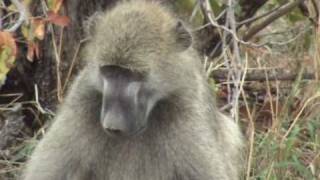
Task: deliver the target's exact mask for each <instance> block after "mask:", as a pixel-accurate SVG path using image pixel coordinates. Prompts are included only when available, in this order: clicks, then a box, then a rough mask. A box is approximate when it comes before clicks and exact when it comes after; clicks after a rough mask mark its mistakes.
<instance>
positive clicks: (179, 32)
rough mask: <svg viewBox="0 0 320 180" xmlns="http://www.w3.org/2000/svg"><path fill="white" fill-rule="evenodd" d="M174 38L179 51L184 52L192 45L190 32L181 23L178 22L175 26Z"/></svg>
mask: <svg viewBox="0 0 320 180" xmlns="http://www.w3.org/2000/svg"><path fill="white" fill-rule="evenodd" d="M174 30H175V36H176V42H177V44H178V49H179V50H181V51H184V50H186V49H187V48H189V47H190V46H191V44H192V36H191V34H190V32H189V31H188V30H187V29H186V27H185V26H184V25H183V22H182V21H180V20H179V21H178V22H177V23H176V26H175V29H174Z"/></svg>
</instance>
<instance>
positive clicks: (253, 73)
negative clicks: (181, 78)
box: [210, 69, 315, 81]
mask: <svg viewBox="0 0 320 180" xmlns="http://www.w3.org/2000/svg"><path fill="white" fill-rule="evenodd" d="M228 73H229V70H216V71H213V72H212V73H211V75H210V77H212V78H213V79H216V80H218V81H227V80H228ZM266 73H267V76H268V80H269V81H276V80H279V81H293V80H295V79H296V78H297V77H298V75H299V73H285V72H276V71H275V70H274V69H273V70H266ZM302 79H305V80H313V79H315V75H314V73H304V74H303V75H302ZM245 81H266V75H265V73H264V70H248V73H247V75H246V78H245Z"/></svg>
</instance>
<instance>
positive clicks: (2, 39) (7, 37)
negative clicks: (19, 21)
mask: <svg viewBox="0 0 320 180" xmlns="http://www.w3.org/2000/svg"><path fill="white" fill-rule="evenodd" d="M2 46H7V47H9V48H10V49H11V50H12V55H13V56H16V55H17V45H16V42H15V40H14V38H13V36H12V34H11V33H9V32H3V31H0V49H1V48H2Z"/></svg>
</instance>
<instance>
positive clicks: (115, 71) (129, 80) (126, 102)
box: [100, 66, 159, 136]
mask: <svg viewBox="0 0 320 180" xmlns="http://www.w3.org/2000/svg"><path fill="white" fill-rule="evenodd" d="M100 75H101V76H102V79H103V91H102V92H103V100H102V107H101V108H102V109H101V115H100V118H101V119H100V122H101V125H102V127H103V129H104V130H105V131H106V132H107V133H108V134H111V135H114V136H130V135H134V134H137V133H139V132H141V131H142V130H143V129H145V128H146V126H147V122H148V117H149V114H150V112H151V110H152V109H153V107H154V105H155V104H156V103H157V101H158V100H159V98H158V97H159V94H157V92H156V91H155V90H152V89H149V88H148V86H147V82H146V77H145V76H144V75H143V74H139V73H136V72H132V71H130V70H129V69H125V68H121V67H118V66H103V67H101V68H100Z"/></svg>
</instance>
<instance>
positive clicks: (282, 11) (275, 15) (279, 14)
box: [243, 0, 304, 41]
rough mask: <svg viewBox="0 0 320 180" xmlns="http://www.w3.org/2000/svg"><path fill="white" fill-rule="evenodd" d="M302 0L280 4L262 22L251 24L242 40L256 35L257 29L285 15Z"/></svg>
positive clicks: (259, 29)
mask: <svg viewBox="0 0 320 180" xmlns="http://www.w3.org/2000/svg"><path fill="white" fill-rule="evenodd" d="M303 1H304V0H295V1H293V2H289V3H287V4H284V5H282V6H281V7H280V8H279V9H278V10H277V11H274V12H273V13H271V14H270V15H269V17H267V19H265V20H264V21H263V22H261V23H258V24H256V25H254V26H252V27H251V28H250V29H249V30H248V32H247V33H246V34H245V35H244V37H243V40H244V41H248V40H249V39H251V38H252V37H253V36H254V35H256V34H257V33H258V32H259V31H261V30H262V29H264V28H265V27H266V26H268V25H269V24H271V23H272V22H274V21H275V20H276V19H278V18H280V17H282V16H284V15H286V14H287V13H288V12H290V11H292V10H293V9H294V8H295V7H297V6H298V5H299V4H300V3H301V2H303Z"/></svg>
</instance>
